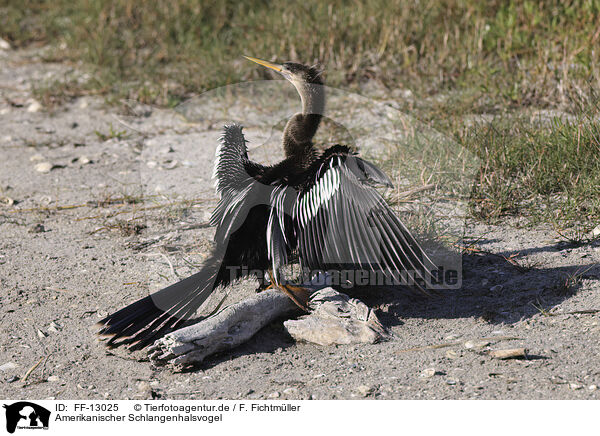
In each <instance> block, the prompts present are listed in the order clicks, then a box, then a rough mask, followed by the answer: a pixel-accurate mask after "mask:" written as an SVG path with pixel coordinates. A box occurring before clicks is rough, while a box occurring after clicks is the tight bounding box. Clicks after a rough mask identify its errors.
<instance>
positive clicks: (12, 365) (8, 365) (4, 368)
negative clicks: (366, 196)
mask: <svg viewBox="0 0 600 436" xmlns="http://www.w3.org/2000/svg"><path fill="white" fill-rule="evenodd" d="M18 366H19V365H17V364H16V363H13V362H6V363H5V364H3V365H0V371H10V370H12V369H16V368H18Z"/></svg>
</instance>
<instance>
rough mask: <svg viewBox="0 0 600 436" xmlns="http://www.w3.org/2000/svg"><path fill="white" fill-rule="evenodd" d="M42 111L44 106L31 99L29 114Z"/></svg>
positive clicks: (28, 107) (28, 108)
mask: <svg viewBox="0 0 600 436" xmlns="http://www.w3.org/2000/svg"><path fill="white" fill-rule="evenodd" d="M40 109H42V105H41V104H40V102H39V101H37V100H34V99H31V100H29V106H27V112H39V111H40Z"/></svg>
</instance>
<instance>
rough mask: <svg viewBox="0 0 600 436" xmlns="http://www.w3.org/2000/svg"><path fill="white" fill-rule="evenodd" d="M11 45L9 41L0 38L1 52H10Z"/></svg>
mask: <svg viewBox="0 0 600 436" xmlns="http://www.w3.org/2000/svg"><path fill="white" fill-rule="evenodd" d="M10 48H11V47H10V44H9V43H8V41H6V40H4V39H2V38H0V50H10Z"/></svg>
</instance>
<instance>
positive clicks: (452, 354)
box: [446, 350, 458, 359]
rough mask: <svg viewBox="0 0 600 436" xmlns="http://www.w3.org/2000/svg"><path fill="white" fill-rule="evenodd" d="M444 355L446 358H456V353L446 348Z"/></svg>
mask: <svg viewBox="0 0 600 436" xmlns="http://www.w3.org/2000/svg"><path fill="white" fill-rule="evenodd" d="M446 357H447V358H448V359H458V354H457V353H456V351H454V350H448V351H446Z"/></svg>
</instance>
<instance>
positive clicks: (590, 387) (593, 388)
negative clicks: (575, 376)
mask: <svg viewBox="0 0 600 436" xmlns="http://www.w3.org/2000/svg"><path fill="white" fill-rule="evenodd" d="M588 389H589V390H590V391H595V390H596V389H598V386H597V385H589V386H588Z"/></svg>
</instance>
